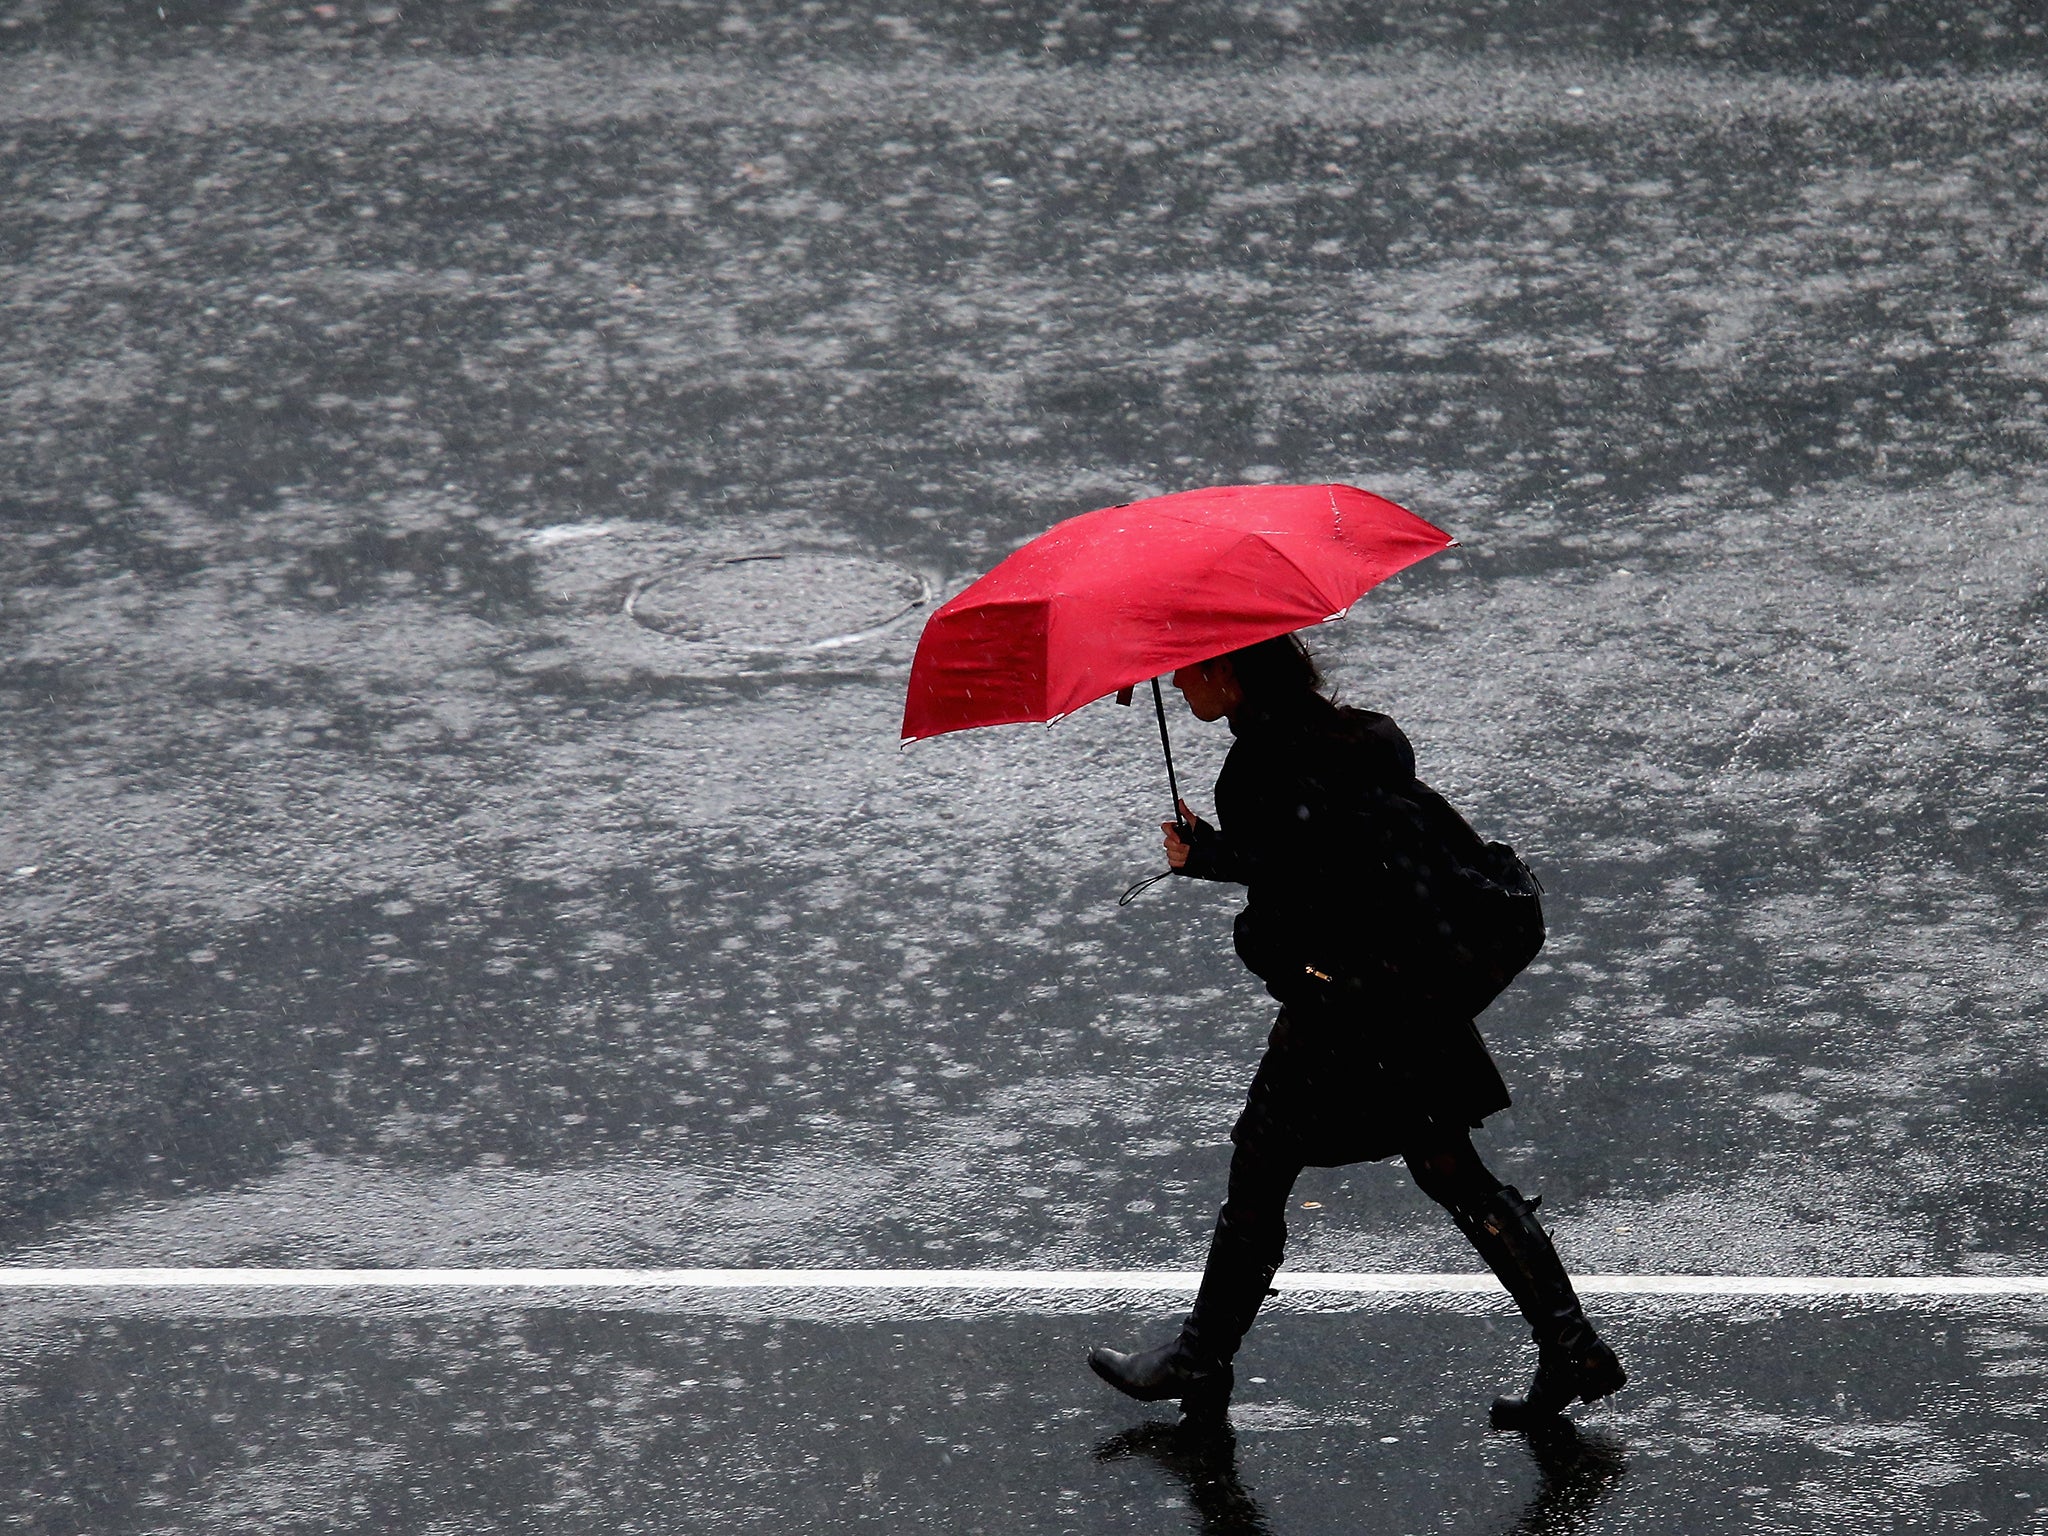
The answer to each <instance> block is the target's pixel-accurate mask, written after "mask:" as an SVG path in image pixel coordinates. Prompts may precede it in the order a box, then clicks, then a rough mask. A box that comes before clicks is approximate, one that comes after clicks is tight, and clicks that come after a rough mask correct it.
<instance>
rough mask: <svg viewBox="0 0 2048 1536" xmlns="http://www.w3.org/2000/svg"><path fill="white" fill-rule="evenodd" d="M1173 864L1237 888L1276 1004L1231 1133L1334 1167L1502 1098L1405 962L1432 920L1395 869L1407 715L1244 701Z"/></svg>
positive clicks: (1429, 1136) (1442, 1128)
mask: <svg viewBox="0 0 2048 1536" xmlns="http://www.w3.org/2000/svg"><path fill="white" fill-rule="evenodd" d="M1231 730H1232V732H1233V733H1234V734H1235V735H1236V737H1237V740H1236V742H1235V744H1234V745H1233V746H1232V747H1231V749H1230V756H1229V757H1228V758H1227V759H1226V760H1225V762H1224V764H1223V772H1222V773H1221V774H1220V775H1219V776H1218V777H1217V780H1216V819H1217V822H1218V825H1217V826H1215V827H1210V826H1207V825H1206V824H1198V825H1197V826H1196V828H1195V830H1194V840H1193V844H1194V845H1193V848H1192V849H1191V850H1190V853H1189V856H1188V861H1187V864H1186V866H1185V867H1184V868H1183V870H1182V871H1181V872H1182V873H1183V874H1186V875H1191V876H1193V877H1195V878H1197V879H1206V880H1226V881H1234V882H1237V883H1240V884H1242V885H1244V886H1246V887H1247V898H1248V899H1247V901H1246V903H1245V908H1244V910H1243V911H1242V912H1241V913H1239V914H1238V918H1237V922H1236V925H1235V938H1236V943H1237V951H1238V955H1239V957H1240V958H1241V959H1242V960H1243V961H1244V962H1245V964H1246V965H1247V966H1249V967H1250V968H1251V969H1252V971H1254V972H1255V973H1256V974H1258V975H1259V976H1260V977H1261V978H1262V979H1263V980H1264V981H1265V982H1266V987H1267V990H1268V991H1270V992H1271V993H1272V994H1273V995H1274V996H1275V997H1276V998H1278V999H1279V1000H1280V1002H1281V1004H1282V1005H1283V1006H1282V1008H1281V1012H1280V1017H1279V1019H1278V1020H1277V1021H1276V1023H1275V1024H1274V1026H1273V1034H1272V1038H1271V1040H1270V1041H1269V1043H1268V1046H1267V1050H1266V1056H1265V1059H1264V1060H1263V1061H1262V1062H1261V1063H1260V1065H1259V1071H1258V1075H1257V1077H1256V1078H1254V1080H1253V1082H1252V1088H1251V1093H1250V1095H1249V1097H1248V1099H1247V1102H1246V1105H1245V1111H1244V1114H1243V1115H1242V1116H1241V1117H1240V1118H1239V1120H1238V1123H1237V1127H1236V1129H1235V1130H1234V1131H1233V1132H1232V1133H1231V1134H1232V1137H1233V1138H1234V1139H1235V1140H1236V1141H1238V1142H1239V1143H1241V1144H1243V1143H1246V1142H1247V1141H1251V1142H1255V1143H1256V1144H1257V1145H1258V1146H1259V1147H1260V1148H1261V1149H1262V1150H1267V1151H1270V1152H1272V1153H1274V1154H1275V1155H1280V1156H1295V1157H1298V1159H1299V1160H1300V1161H1301V1162H1303V1163H1309V1164H1315V1165H1320V1166H1334V1165H1337V1164H1341V1163H1350V1162H1361V1161H1365V1160H1368V1159H1372V1158H1380V1157H1388V1156H1392V1155H1393V1154H1395V1153H1397V1152H1401V1151H1404V1150H1409V1149H1414V1148H1421V1147H1424V1146H1426V1145H1427V1144H1429V1143H1430V1142H1432V1141H1435V1140H1440V1139H1442V1138H1443V1137H1445V1136H1447V1135H1448V1136H1460V1135H1463V1134H1464V1133H1465V1132H1466V1131H1467V1130H1469V1129H1470V1128H1471V1127H1473V1126H1476V1125H1478V1124H1479V1123H1480V1122H1481V1121H1482V1120H1483V1119H1484V1118H1485V1117H1486V1116H1487V1115H1490V1114H1494V1113H1497V1112H1498V1111H1500V1110H1503V1109H1506V1108H1507V1107H1508V1104H1509V1098H1508V1090H1507V1085H1506V1084H1505V1083H1504V1082H1502V1080H1501V1076H1500V1072H1499V1070H1498V1069H1497V1068H1496V1067H1495V1066H1494V1064H1493V1058H1492V1057H1491V1056H1490V1055H1488V1053H1487V1050H1486V1046H1485V1043H1484V1042H1483V1041H1482V1040H1481V1039H1480V1038H1479V1031H1478V1030H1477V1029H1476V1028H1475V1027H1474V1026H1473V1023H1472V1020H1471V1019H1470V1018H1469V1017H1458V1016H1447V1015H1446V1014H1445V1013H1444V1011H1443V1010H1442V1009H1441V1008H1440V1007H1435V1006H1432V1005H1431V1004H1429V1003H1428V1002H1427V1001H1425V1000H1423V999H1421V998H1419V997H1418V996H1417V995H1416V994H1415V992H1414V990H1413V988H1411V987H1410V986H1408V985H1406V984H1405V983H1404V982H1403V980H1402V976H1401V965H1400V962H1401V960H1402V959H1403V957H1404V956H1406V955H1409V954H1412V953H1413V952H1415V951H1416V950H1417V949H1418V948H1419V947H1420V946H1422V945H1425V944H1426V943H1428V942H1429V936H1428V935H1429V930H1430V929H1431V928H1432V927H1433V923H1434V918H1433V916H1432V914H1430V913H1429V912H1428V911H1427V910H1426V907H1425V905H1424V904H1420V903H1418V902H1417V900H1416V899H1415V888H1414V887H1413V886H1412V885H1404V884H1403V882H1402V881H1401V880H1400V879H1398V878H1397V877H1396V876H1395V875H1394V873H1393V870H1394V869H1395V867H1397V866H1398V865H1399V864H1400V862H1401V854H1402V851H1403V850H1404V849H1405V848H1407V847H1408V846H1410V844H1411V843H1412V840H1413V839H1414V838H1415V837H1417V836H1418V835H1420V834H1419V833H1418V830H1417V827H1418V822H1417V818H1416V816H1415V814H1414V807H1415V804H1416V802H1417V800H1418V799H1420V798H1422V797H1431V796H1433V793H1434V792H1433V791H1431V790H1429V789H1428V787H1427V786H1425V785H1423V784H1422V783H1420V781H1418V780H1417V779H1416V777H1415V752H1414V749H1413V748H1412V747H1411V746H1410V745H1409V744H1408V738H1407V737H1406V736H1404V735H1402V733H1401V730H1400V727H1398V726H1397V725H1395V724H1394V722H1393V721H1392V720H1390V719H1389V718H1388V717H1387V716H1385V715H1381V714H1374V713H1372V712H1370V711H1367V710H1355V709H1339V708H1338V707H1336V706H1335V705H1332V704H1330V703H1328V702H1327V701H1326V700H1323V699H1321V698H1320V697H1317V696H1315V695H1306V696H1304V697H1303V698H1301V699H1300V700H1298V701H1296V702H1294V703H1293V704H1291V705H1290V706H1288V707H1287V708H1284V709H1281V710H1269V711H1258V710H1253V709H1251V708H1249V707H1247V708H1244V709H1240V710H1239V711H1238V713H1237V714H1236V715H1235V716H1234V717H1233V718H1232V720H1231Z"/></svg>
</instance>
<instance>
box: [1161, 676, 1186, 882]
mask: <svg viewBox="0 0 2048 1536" xmlns="http://www.w3.org/2000/svg"><path fill="white" fill-rule="evenodd" d="M1152 708H1153V710H1154V712H1155V713H1157V714H1158V716H1159V749H1160V751H1162V752H1164V753H1165V754H1166V787H1167V790H1168V791H1169V792H1170V793H1171V794H1172V795H1173V824H1174V827H1175V828H1176V829H1177V830H1178V831H1179V832H1180V835H1181V840H1182V841H1183V842H1185V841H1188V840H1189V839H1188V824H1187V822H1186V820H1185V819H1184V818H1183V817H1182V816H1181V813H1180V781H1179V780H1178V779H1176V778H1175V777H1174V776H1173V742H1172V741H1171V740H1169V739H1168V737H1167V734H1166V696H1165V695H1164V694H1162V693H1161V692H1160V691H1159V679H1158V678H1156V677H1155V678H1153V679H1152Z"/></svg>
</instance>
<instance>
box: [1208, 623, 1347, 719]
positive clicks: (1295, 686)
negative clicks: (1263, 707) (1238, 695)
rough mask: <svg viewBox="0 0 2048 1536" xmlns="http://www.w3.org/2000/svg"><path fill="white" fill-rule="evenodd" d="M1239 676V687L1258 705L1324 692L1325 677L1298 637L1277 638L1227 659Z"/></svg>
mask: <svg viewBox="0 0 2048 1536" xmlns="http://www.w3.org/2000/svg"><path fill="white" fill-rule="evenodd" d="M1224 659H1225V660H1227V661H1228V662H1229V663H1230V665H1231V667H1232V669H1233V670H1234V671H1235V672H1236V673H1237V686H1238V687H1239V688H1241V689H1243V690H1244V696H1245V698H1246V699H1247V700H1248V701H1250V702H1252V703H1257V704H1277V703H1281V702H1283V701H1285V700H1287V699H1291V698H1296V697H1299V696H1300V695H1302V694H1309V693H1312V694H1317V695H1320V694H1321V693H1322V688H1323V674H1322V673H1321V672H1319V671H1317V670H1316V663H1315V658H1314V657H1313V656H1311V655H1309V653H1308V647H1307V646H1305V645H1303V644H1302V643H1301V636H1299V635H1275V636H1274V637H1273V638H1272V639H1271V640H1261V641H1260V642H1259V643H1258V644H1257V645H1248V646H1246V647H1245V648H1244V649H1243V650H1240V651H1232V652H1231V653H1230V654H1229V655H1228V656H1227V657H1225V658H1224Z"/></svg>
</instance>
